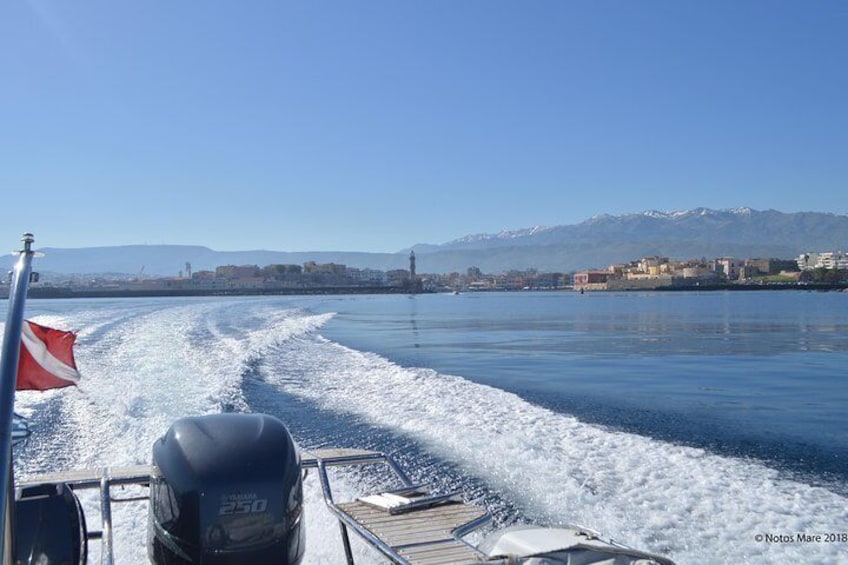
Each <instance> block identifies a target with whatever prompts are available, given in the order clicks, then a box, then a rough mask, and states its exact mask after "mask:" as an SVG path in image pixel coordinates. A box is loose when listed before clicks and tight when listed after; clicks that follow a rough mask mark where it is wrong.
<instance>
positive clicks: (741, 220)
mask: <svg viewBox="0 0 848 565" xmlns="http://www.w3.org/2000/svg"><path fill="white" fill-rule="evenodd" d="M412 248H413V249H414V250H415V253H416V255H417V257H418V263H417V266H418V271H419V272H422V273H426V272H431V273H447V272H452V271H460V272H464V271H465V270H466V269H467V268H468V267H470V266H476V267H479V268H480V269H482V270H483V271H484V272H501V271H505V270H509V269H527V268H536V269H539V270H542V271H561V272H568V271H574V270H580V269H587V268H600V267H605V266H607V265H609V264H612V263H619V262H624V261H630V260H633V259H638V258H640V257H644V256H649V255H665V256H669V257H673V258H689V257H692V258H695V257H721V256H733V257H778V258H784V259H790V258H794V257H796V256H798V255H799V254H800V253H802V252H804V251H825V250H834V251H835V250H845V249H848V216H845V215H836V214H825V213H819V212H798V213H790V214H787V213H782V212H777V211H774V210H767V211H756V210H751V209H749V208H735V209H732V210H710V209H706V208H698V209H696V210H688V211H682V212H656V211H647V212H643V213H639V214H627V215H622V216H609V215H603V216H597V217H594V218H590V219H588V220H586V221H584V222H581V223H579V224H575V225H564V226H555V227H534V228H528V229H525V230H516V231H504V232H500V233H497V234H478V235H469V236H466V237H463V238H460V239H457V240H454V241H450V242H448V243H444V244H441V245H432V244H426V245H425V244H420V245H415V246H413V247H412ZM41 251H43V252H44V253H45V256H44V257H42V258H40V259H38V260H37V263H36V269H37V270H39V271H42V272H45V273H46V272H54V273H66V274H70V273H74V274H94V273H124V274H130V275H137V274H139V273H142V272H143V274H144V275H146V276H169V275H170V276H173V275H176V274H177V273H179V272H180V271H181V270H183V269H184V268H185V263H186V262H189V263H191V265H192V269H193V270H194V271H199V270H202V269H214V268H215V267H217V266H219V265H228V264H235V265H243V264H256V265H259V266H264V265H269V264H272V263H293V264H302V263H304V262H306V261H316V262H319V263H330V262H333V263H343V264H345V265H348V266H351V267H358V268H372V269H380V270H389V269H397V268H406V267H407V266H408V255H409V249H405V250H402V251H399V252H397V253H351V252H332V251H321V252H284V251H266V250H254V251H214V250H212V249H209V248H207V247H200V246H181V245H128V246H119V247H91V248H81V249H62V248H46V249H42V250H41ZM4 261H5V263H3V266H5V267H7V268H9V267H11V265H12V257H11V256H7V257H6V259H4ZM142 269H143V271H142Z"/></svg>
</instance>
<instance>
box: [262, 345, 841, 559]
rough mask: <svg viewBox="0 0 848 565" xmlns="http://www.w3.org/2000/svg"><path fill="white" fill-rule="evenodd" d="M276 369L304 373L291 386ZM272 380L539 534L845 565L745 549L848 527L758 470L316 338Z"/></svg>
mask: <svg viewBox="0 0 848 565" xmlns="http://www.w3.org/2000/svg"><path fill="white" fill-rule="evenodd" d="M286 365H294V366H298V367H301V368H302V367H304V366H308V367H311V370H310V372H308V373H306V374H303V373H299V374H300V375H301V380H299V381H297V380H294V381H293V380H291V379H286V378H285V374H284V372H285V367H286ZM280 367H281V374H280V375H279V376H278V377H277V378H278V382H279V383H280V386H282V387H284V388H285V390H286V391H287V392H289V393H292V394H296V395H300V396H302V397H304V398H308V399H309V400H311V401H313V402H315V403H317V404H318V405H319V406H321V407H322V408H324V409H328V410H332V411H337V412H343V413H349V414H354V415H356V416H358V417H361V418H363V419H365V420H367V421H368V422H370V423H372V424H373V425H375V426H379V427H386V428H390V429H394V430H396V431H398V432H400V433H403V434H408V435H409V436H411V437H413V438H414V439H415V440H416V441H418V442H420V443H422V444H424V445H426V446H427V448H428V449H429V450H431V451H432V452H434V453H436V454H438V455H439V456H440V457H442V458H444V459H446V460H450V461H455V462H457V463H459V464H460V465H462V466H463V467H465V468H466V469H467V470H468V472H469V473H470V474H472V475H477V476H480V477H482V478H484V479H485V480H486V481H487V482H489V484H491V485H493V486H495V487H496V488H498V489H501V490H503V491H504V492H505V493H506V495H507V496H509V497H511V498H512V499H513V501H514V502H516V503H517V504H518V505H520V506H523V507H524V508H526V509H527V513H528V515H531V516H538V517H540V518H542V519H544V520H547V521H549V522H551V523H556V522H578V523H582V524H585V525H586V526H589V527H592V528H595V529H599V530H601V531H602V532H604V533H605V534H607V535H610V536H612V537H614V538H615V539H618V540H620V541H622V542H624V543H628V544H631V545H634V546H637V547H640V548H643V549H649V550H653V551H658V552H660V553H665V554H669V555H670V556H671V557H673V558H675V559H676V560H678V562H679V563H680V564H685V563H706V562H716V563H763V562H799V563H800V562H807V563H812V562H818V563H836V562H838V561H839V560H840V559H844V556H845V554H844V551H845V544H839V543H831V544H823V543H820V544H797V543H796V544H768V543H764V542H757V541H755V536H756V535H758V534H795V533H799V532H807V533H812V534H824V533H827V532H839V531H842V530H844V529H845V524H846V522H848V500H846V499H845V498H844V497H841V496H839V495H837V494H834V493H833V492H830V491H828V490H825V489H822V488H816V487H812V486H809V485H805V484H802V483H799V482H794V481H791V480H786V479H783V478H781V477H780V476H779V474H778V473H777V472H776V471H775V470H773V469H770V468H768V467H766V466H763V465H761V464H758V463H755V462H748V461H743V460H739V459H733V458H728V457H720V456H717V455H713V454H710V453H708V452H706V451H704V450H702V449H696V448H691V447H684V446H677V445H672V444H668V443H664V442H661V441H657V440H653V439H650V438H646V437H642V436H639V435H635V434H630V433H623V432H616V431H610V430H606V429H604V428H602V427H598V426H593V425H587V424H584V423H582V422H580V421H579V420H577V419H575V418H573V417H569V416H565V415H562V414H557V413H554V412H552V411H549V410H546V409H543V408H539V407H537V406H534V405H532V404H529V403H528V402H525V401H524V400H522V399H521V398H519V397H518V396H516V395H514V394H510V393H507V392H504V391H501V390H498V389H495V388H491V387H488V386H484V385H479V384H474V383H471V382H468V381H466V380H464V379H462V378H459V377H453V376H447V375H441V374H438V373H436V372H434V371H431V370H425V369H408V368H403V367H400V366H397V365H395V364H393V363H391V362H389V361H387V360H386V359H384V358H382V357H379V356H378V355H374V354H368V353H363V352H359V351H355V350H351V349H348V348H345V347H343V346H341V345H338V344H335V343H332V342H328V341H326V340H323V339H322V338H320V337H316V339H315V340H314V341H312V342H306V341H303V342H302V343H301V344H299V345H298V347H297V348H291V349H289V350H288V351H287V352H285V354H284V359H282V360H281V364H280Z"/></svg>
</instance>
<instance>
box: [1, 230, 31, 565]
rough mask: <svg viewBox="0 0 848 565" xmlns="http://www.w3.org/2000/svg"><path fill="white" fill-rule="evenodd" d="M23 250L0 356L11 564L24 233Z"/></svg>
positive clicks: (27, 252)
mask: <svg viewBox="0 0 848 565" xmlns="http://www.w3.org/2000/svg"><path fill="white" fill-rule="evenodd" d="M22 241H23V243H24V248H23V249H22V250H21V251H19V252H18V253H19V254H18V263H17V264H16V265H15V270H14V271H13V273H12V282H11V285H10V287H9V310H8V312H7V313H6V331H5V332H4V333H3V350H2V357H0V362H2V365H0V457H2V459H0V531H2V532H3V535H2V537H0V556H2V559H3V561H2V562H3V563H4V564H5V563H11V562H12V559H13V557H12V553H13V547H12V545H13V538H12V508H13V505H14V503H15V500H14V496H12V494H11V493H13V492H14V491H13V488H14V485H13V484H12V418H13V416H14V411H15V384H16V382H17V377H18V359H19V357H20V353H21V330H22V328H23V323H24V304H25V303H26V297H27V289H28V288H29V280H30V276H31V273H32V257H33V255H34V254H35V253H34V252H33V250H32V244H33V242H34V241H35V238H34V237H33V235H32V234H31V233H25V234H24V235H23V238H22Z"/></svg>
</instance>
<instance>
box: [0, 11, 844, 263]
mask: <svg viewBox="0 0 848 565" xmlns="http://www.w3.org/2000/svg"><path fill="white" fill-rule="evenodd" d="M846 55H848V3H846V2H844V1H841V0H840V1H833V2H827V1H800V0H799V1H796V2H784V1H759V2H747V1H732V2H714V1H710V2H701V1H699V2H689V1H682V0H673V1H668V2H665V1H644V2H634V1H626V2H625V1H620V2H606V1H592V2H589V1H586V2H572V1H566V0H556V1H542V0H539V1H530V2H519V1H514V2H501V1H498V0H485V1H482V0H481V1H477V0H475V1H463V0H452V1H429V0H428V1H426V2H425V1H417V2H412V1H397V0H392V1H370V0H363V1H357V2H354V1H344V2H335V1H333V2H331V1H322V0H316V1H303V2H285V1H282V0H274V1H260V0H255V1H248V2H233V1H212V0H203V1H200V0H194V1H188V0H177V1H174V0H168V1H155V0H145V1H143V2H142V1H136V2H124V1H115V0H89V1H85V2H68V1H64V0H63V1H59V0H56V1H47V0H16V1H12V2H4V3H2V6H0V196H2V200H3V202H4V204H5V206H4V218H3V220H2V222H0V247H2V246H6V247H7V248H9V249H12V248H15V247H16V243H17V242H18V241H19V236H20V234H21V232H23V231H33V232H34V233H35V235H36V238H37V245H38V246H52V247H89V246H96V245H122V244H138V243H148V244H159V243H168V244H197V245H206V246H209V247H212V248H214V249H217V250H242V249H259V248H263V249H273V250H281V251H316V250H338V251H396V250H398V249H401V248H403V247H406V246H410V245H413V244H415V243H443V242H446V241H449V240H451V239H455V238H457V237H461V236H463V235H467V234H471V233H481V232H485V233H489V232H497V231H500V230H502V229H519V228H525V227H531V226H535V225H559V224H573V223H578V222H580V221H583V220H585V219H587V218H589V217H591V216H593V215H596V214H604V213H607V214H622V213H630V212H639V211H642V210H647V209H657V210H680V209H688V208H695V207H699V206H705V207H710V208H732V207H737V206H749V207H751V208H754V209H770V208H772V209H777V210H780V211H784V212H795V211H822V212H834V213H839V214H845V213H846V212H848V182H846V181H848V64H846Z"/></svg>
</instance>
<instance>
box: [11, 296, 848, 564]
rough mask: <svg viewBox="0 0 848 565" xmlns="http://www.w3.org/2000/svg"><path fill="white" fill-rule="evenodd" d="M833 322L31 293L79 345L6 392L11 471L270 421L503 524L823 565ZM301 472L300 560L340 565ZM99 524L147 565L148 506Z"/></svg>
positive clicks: (837, 310) (657, 301)
mask: <svg viewBox="0 0 848 565" xmlns="http://www.w3.org/2000/svg"><path fill="white" fill-rule="evenodd" d="M846 312H848V295H846V294H844V293H808V292H798V291H792V292H789V291H787V292H704V293H632V294H631V293H620V294H618V293H598V294H586V295H578V294H573V293H565V292H525V293H479V294H472V293H468V294H461V295H418V296H402V295H379V296H376V295H375V296H326V297H265V298H179V299H178V298H160V299H114V300H113V299H98V300H67V301H65V300H31V301H29V303H28V305H27V316H28V317H29V318H30V319H33V320H35V321H37V322H39V323H43V324H46V325H52V326H54V327H60V328H63V329H74V330H76V331H78V333H79V339H78V345H77V348H76V354H77V364H78V365H79V367H80V370H81V372H82V373H83V380H82V382H81V384H80V386H79V388H78V389H63V390H58V391H50V392H45V393H36V392H26V393H19V394H18V398H17V402H16V407H17V409H18V411H19V412H22V413H24V414H25V415H27V416H28V417H29V418H30V422H31V429H32V431H33V435H32V437H31V438H30V439H29V440H27V442H26V444H25V445H23V446H21V447H20V448H16V453H15V472H16V474H17V475H18V476H19V477H24V476H27V475H31V474H35V473H39V472H45V471H53V470H60V469H66V468H81V467H83V468H97V467H102V466H106V465H129V464H144V463H149V461H150V448H151V445H152V443H153V442H154V441H155V439H156V438H158V437H159V436H161V435H162V434H163V433H164V432H165V431H166V430H167V428H168V426H169V425H170V423H171V422H172V421H173V420H174V419H176V418H179V417H182V416H187V415H197V414H206V413H214V412H221V411H244V412H251V411H253V412H267V413H271V414H274V415H275V416H277V417H279V418H280V419H282V420H283V421H284V422H285V423H286V424H287V425H288V426H289V428H290V429H291V431H292V433H293V435H294V437H295V439H296V440H297V441H298V443H299V444H300V445H301V446H302V447H304V448H316V447H327V446H346V447H360V448H367V449H377V450H381V451H385V452H388V453H390V454H392V455H394V456H395V457H396V458H397V459H398V460H399V461H400V462H401V464H402V466H403V467H404V468H405V469H406V470H407V471H408V472H409V474H410V475H412V477H413V478H414V479H415V480H421V481H425V482H430V483H434V487H435V488H438V489H445V490H448V489H462V490H463V491H465V492H466V493H467V495H468V496H469V497H470V499H471V500H473V501H475V502H477V503H479V504H482V505H484V506H486V507H487V508H489V510H490V511H491V512H492V513H493V515H494V516H495V521H496V523H497V524H499V525H509V524H513V523H524V522H533V523H542V524H550V525H556V524H561V523H569V522H577V523H581V524H584V525H586V526H589V527H592V528H594V529H597V530H600V531H601V532H603V533H604V534H606V535H608V536H611V537H613V538H615V539H616V540H618V541H621V542H624V543H627V544H629V545H632V546H635V547H639V548H642V549H646V550H652V551H657V552H660V553H663V554H666V555H668V556H670V557H672V558H674V559H676V560H677V561H678V563H681V564H685V563H702V562H717V563H764V562H810V563H813V562H821V563H825V562H827V563H836V562H840V560H842V561H846V559H847V558H846V555H848V553H847V552H848V543H846V542H844V541H839V540H841V539H842V538H841V537H836V538H835V541H833V538H827V537H823V538H822V539H832V541H829V542H825V541H819V542H804V541H801V539H800V536H799V534H809V535H813V536H815V535H821V536H827V535H832V534H837V535H841V534H842V533H844V532H845V530H846V529H848V504H846V503H848V500H847V499H846V495H848V470H846V464H845V461H846V457H848V441H847V440H846V434H845V433H844V430H845V429H846V428H847V427H848V426H846V424H848V416H846V411H845V407H846V406H848V402H846V401H848V384H846V380H845V368H846V367H848V363H846V362H847V361H848V333H846V329H848V322H846V316H845V314H846ZM313 479H314V477H311V478H310V480H307V481H306V489H307V490H306V493H307V507H306V514H305V516H306V521H307V522H306V523H307V555H306V560H305V562H306V563H341V562H343V556H342V549H341V541H340V539H339V538H338V528H337V526H336V525H335V523H334V521H333V520H332V518H331V517H330V515H329V513H328V512H327V511H326V509H325V508H323V507H322V503H321V495H320V489H319V487H318V485H317V481H315V480H313ZM380 480H382V478H381V477H370V476H369V475H368V474H367V473H365V474H357V475H350V474H348V475H342V476H340V477H339V481H340V482H339V484H338V486H337V489H336V491H335V494H336V496H337V498H338V499H344V498H345V497H346V496H347V497H351V496H355V493H357V492H360V491H363V490H364V491H368V490H369V489H372V490H373V489H375V488H379V486H381V485H380ZM83 502H84V504H85V506H86V512H87V514H88V515H89V521H90V522H96V521H97V519H98V514H97V508H96V504H95V501H94V499H92V498H90V497H87V496H84V497H83ZM114 520H115V527H114V528H115V536H116V538H117V543H116V562H118V563H143V562H145V558H146V557H145V549H144V543H145V539H144V529H145V527H146V510H145V507H144V505H143V503H128V504H123V505H119V506H117V507H116V508H115V510H114ZM787 536H789V537H787ZM790 537H791V538H790ZM787 539H791V540H792V541H777V540H787ZM769 540H771V541H769ZM354 546H355V548H354V549H355V551H356V553H357V561H358V562H366V563H368V562H371V563H373V562H378V561H379V560H378V559H377V557H376V556H375V555H374V554H373V552H371V551H369V550H368V549H367V548H366V547H364V546H363V545H362V544H361V543H357V542H356V541H355V542H354ZM91 549H92V551H91V560H92V562H97V559H99V556H98V553H97V552H98V548H97V543H96V542H95V543H93V544H92V548H91Z"/></svg>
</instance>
